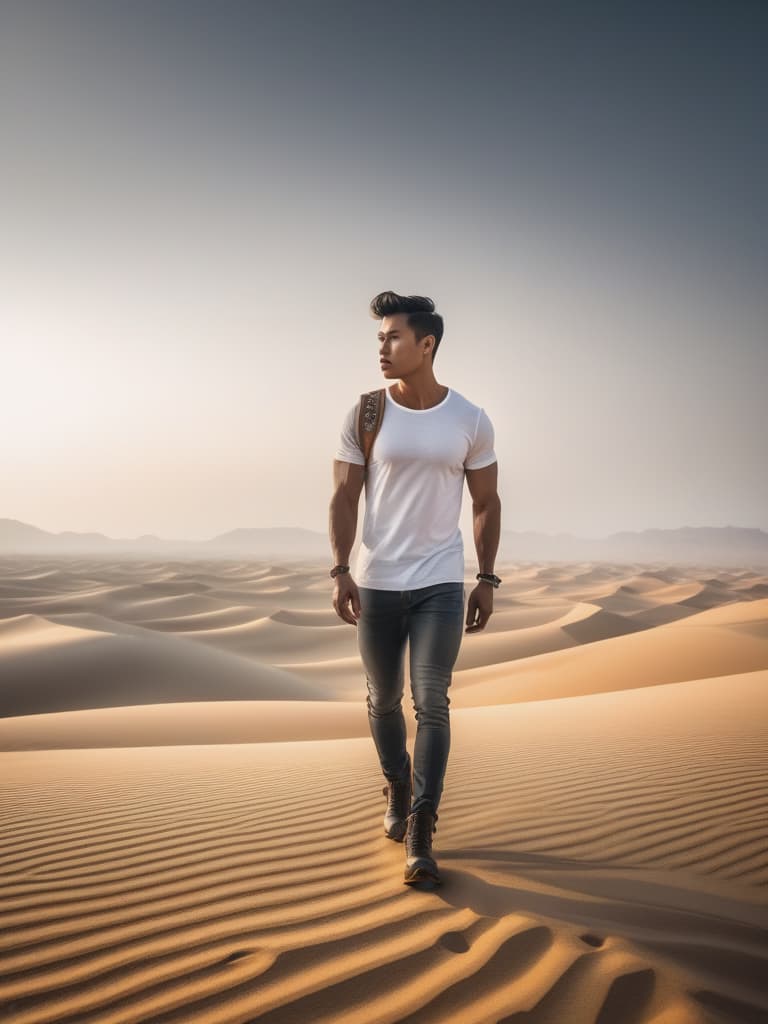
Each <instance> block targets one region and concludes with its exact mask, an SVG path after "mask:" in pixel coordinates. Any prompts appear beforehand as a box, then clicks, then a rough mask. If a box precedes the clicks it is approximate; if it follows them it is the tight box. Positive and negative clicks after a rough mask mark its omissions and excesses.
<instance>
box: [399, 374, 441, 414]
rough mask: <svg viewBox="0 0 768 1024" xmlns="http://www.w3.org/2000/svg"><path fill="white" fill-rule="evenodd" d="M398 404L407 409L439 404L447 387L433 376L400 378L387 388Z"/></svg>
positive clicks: (427, 407)
mask: <svg viewBox="0 0 768 1024" xmlns="http://www.w3.org/2000/svg"><path fill="white" fill-rule="evenodd" d="M389 393H390V395H391V396H392V398H393V399H394V400H395V401H396V402H397V403H398V405H404V406H405V407H406V408H407V409H422V410H424V409H431V408H433V406H435V405H439V404H440V403H441V402H442V401H443V399H444V398H445V396H446V395H447V394H448V388H447V387H446V386H445V385H443V384H438V382H437V381H436V380H435V378H434V377H433V378H432V379H431V380H429V381H410V382H409V381H405V380H400V381H398V382H397V383H396V384H393V385H392V387H391V388H390V389H389Z"/></svg>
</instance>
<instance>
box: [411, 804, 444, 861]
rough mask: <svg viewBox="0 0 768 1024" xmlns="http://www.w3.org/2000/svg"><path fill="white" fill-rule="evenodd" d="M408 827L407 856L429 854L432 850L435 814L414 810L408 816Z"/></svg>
mask: <svg viewBox="0 0 768 1024" xmlns="http://www.w3.org/2000/svg"><path fill="white" fill-rule="evenodd" d="M409 826H410V827H409V829H408V832H407V834H406V837H405V838H406V846H407V850H408V854H409V856H413V855H414V854H415V855H418V854H420V853H427V854H429V853H430V852H431V850H432V833H433V832H436V831H437V815H434V817H433V816H432V814H431V813H429V812H428V811H426V810H425V811H424V812H423V813H420V812H419V811H414V813H413V815H412V816H411V817H410V818H409Z"/></svg>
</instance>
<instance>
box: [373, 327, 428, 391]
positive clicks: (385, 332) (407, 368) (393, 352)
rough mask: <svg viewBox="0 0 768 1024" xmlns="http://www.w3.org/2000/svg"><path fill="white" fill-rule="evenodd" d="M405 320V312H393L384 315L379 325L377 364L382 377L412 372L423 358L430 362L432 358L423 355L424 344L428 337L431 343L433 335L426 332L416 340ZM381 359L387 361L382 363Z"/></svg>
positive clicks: (404, 374)
mask: <svg viewBox="0 0 768 1024" xmlns="http://www.w3.org/2000/svg"><path fill="white" fill-rule="evenodd" d="M407 321H408V314H407V313H394V314H393V315H392V316H385V317H384V318H383V320H382V321H381V326H380V327H379V335H378V338H379V364H380V366H381V372H382V373H383V374H384V377H385V378H387V379H390V380H391V379H392V378H394V377H405V376H407V375H408V374H409V373H413V371H414V370H418V368H419V367H420V366H421V365H422V364H423V362H424V360H425V359H428V360H430V362H431V360H432V356H431V355H430V354H429V353H427V354H426V355H425V350H424V345H425V342H428V339H431V341H429V342H428V344H429V345H430V346H431V345H433V344H434V340H435V339H434V336H433V335H431V334H428V335H427V336H426V338H422V339H421V341H417V340H416V335H415V334H414V333H413V329H412V328H411V327H409V326H408V323H407ZM430 351H431V347H430ZM382 360H387V362H386V363H383V364H382V362H381V361H382Z"/></svg>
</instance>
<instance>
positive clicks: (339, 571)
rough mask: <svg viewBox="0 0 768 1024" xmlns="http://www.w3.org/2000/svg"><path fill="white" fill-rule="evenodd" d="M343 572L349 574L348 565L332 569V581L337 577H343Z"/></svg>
mask: <svg viewBox="0 0 768 1024" xmlns="http://www.w3.org/2000/svg"><path fill="white" fill-rule="evenodd" d="M343 572H349V566H348V565H334V567H333V568H332V569H331V579H332V580H335V579H336V577H337V576H341V574H342V573H343Z"/></svg>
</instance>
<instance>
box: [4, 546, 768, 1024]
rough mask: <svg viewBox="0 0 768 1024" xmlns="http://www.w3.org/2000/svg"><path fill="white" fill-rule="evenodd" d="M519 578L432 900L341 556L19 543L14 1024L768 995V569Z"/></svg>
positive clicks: (472, 705)
mask: <svg viewBox="0 0 768 1024" xmlns="http://www.w3.org/2000/svg"><path fill="white" fill-rule="evenodd" d="M497 571H498V572H499V575H501V576H502V577H503V578H504V581H505V582H504V585H503V587H502V588H501V589H500V590H499V591H498V592H497V593H496V601H495V613H494V616H493V617H492V619H491V621H490V623H489V625H488V627H487V628H486V630H485V631H484V632H482V633H480V634H476V635H467V636H465V638H464V642H463V645H462V650H461V653H460V656H459V660H458V662H457V666H456V671H455V674H454V678H453V683H452V686H451V691H450V693H451V708H452V712H451V721H452V748H451V758H450V762H449V767H448V773H447V775H446V780H445V791H444V796H443V800H442V803H441V806H440V817H439V822H438V831H437V832H436V833H435V836H434V851H435V855H436V857H437V859H438V862H439V863H440V866H441V871H442V875H443V880H444V881H443V885H442V886H441V887H440V888H439V889H436V890H435V891H433V892H421V891H418V890H415V889H411V888H410V887H408V886H405V885H404V884H403V878H402V875H403V861H404V848H403V846H402V845H400V844H395V843H392V842H390V841H389V840H387V839H386V838H385V837H384V835H383V827H382V816H383V812H384V798H383V796H382V793H381V786H382V777H381V773H380V769H379V766H378V762H377V760H376V756H375V750H374V747H373V743H372V740H371V738H370V734H369V731H368V723H367V717H366V710H365V700H364V694H365V681H364V676H363V673H362V669H361V665H360V661H359V656H358V652H357V644H356V635H355V627H353V626H350V625H347V624H345V623H342V622H341V621H340V620H339V619H338V618H337V617H336V615H335V613H334V612H333V609H332V608H331V607H330V597H331V582H330V580H328V578H327V575H326V570H325V567H318V566H308V567H305V568H303V569H296V568H295V567H288V568H282V567H279V566H267V565H259V564H253V563H251V564H235V563H216V562H188V563H179V562H174V563H165V564H163V563H157V562H154V563H153V562H146V563H138V562H126V563H119V562H115V563H107V562H98V561H92V560H88V561H85V560H83V561H64V560H56V561H42V560H38V561H33V560H28V561H24V560H22V559H5V560H0V713H1V714H2V715H3V716H4V717H3V718H2V719H0V749H2V750H3V751H4V753H2V754H0V767H1V768H2V783H1V786H2V818H3V829H2V832H1V833H0V908H1V909H2V915H3V930H2V933H1V934H0V1019H2V1021H3V1022H4V1024H5V1022H6V1021H7V1022H9V1024H20V1022H22V1021H23V1022H51V1024H75V1022H76V1024H87V1022H107V1021H110V1022H112V1021H114V1022H120V1024H123V1022H129V1021H130V1022H138V1021H141V1022H146V1024H160V1022H163V1024H165V1022H171V1021H174V1022H179V1024H187V1022H190V1024H191V1022H198V1021H199V1022H221V1024H235V1022H247V1021H253V1020H259V1019H261V1020H264V1021H268V1022H269V1024H278V1022H288V1021H290V1022H294V1021H295V1022H312V1024H315V1022H328V1024H331V1022H333V1024H339V1022H343V1024H346V1022H361V1024H362V1022H371V1024H373V1022H380V1021H381V1022H387V1021H412V1022H414V1024H415V1022H417V1021H418V1022H422V1021H424V1022H456V1024H464V1022H467V1024H471V1022H478V1024H484V1022H488V1021H505V1022H506V1021H519V1022H520V1024H523V1022H525V1024H528V1022H540V1024H550V1022H551V1024H580V1022H585V1024H587V1022H589V1024H592V1022H596V1024H613V1022H615V1024H636V1022H648V1024H650V1022H654V1024H678V1022H681V1024H687V1022H689V1021H690V1022H705V1021H726V1022H740V1021H745V1022H752V1021H763V1020H766V1019H768V987H767V986H766V982H765V980H764V979H765V978H766V977H767V976H768V952H767V951H768V941H767V940H768V842H767V839H768V825H767V824H766V822H767V821H768V814H767V813H766V811H767V807H766V805H767V804H768V786H767V784H766V778H767V777H768V772H767V771H766V769H767V768H768V764H767V762H768V745H767V743H766V724H765V723H766V722H767V721H768V580H767V579H766V577H765V576H764V575H760V574H758V573H754V572H750V571H747V570H739V569H734V570H733V571H731V572H728V571H724V570H713V569H711V568H707V567H706V566H702V567H697V568H689V567H685V568H681V567H677V568H676V567H665V568H663V569H653V570H651V569H647V568H643V567H641V566H637V567H627V566H611V565H605V564H602V563H601V564H562V565H547V566H540V567H537V566H531V565H508V566H503V565H502V566H499V567H498V569H497ZM472 585H473V584H472V576H471V574H469V575H468V577H467V587H468V590H469V589H470V588H471V586H472ZM406 696H407V699H406V702H405V710H406V717H407V720H408V723H409V745H410V747H411V749H412V747H413V737H414V734H415V720H414V717H413V710H412V705H411V701H410V696H409V692H408V689H406Z"/></svg>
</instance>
